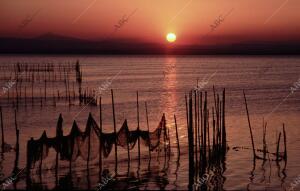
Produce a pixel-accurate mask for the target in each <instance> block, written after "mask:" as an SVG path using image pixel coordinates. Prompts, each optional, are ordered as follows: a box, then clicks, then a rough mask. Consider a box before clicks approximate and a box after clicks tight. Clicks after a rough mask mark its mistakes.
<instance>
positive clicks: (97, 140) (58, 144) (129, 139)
mask: <svg viewBox="0 0 300 191" xmlns="http://www.w3.org/2000/svg"><path fill="white" fill-rule="evenodd" d="M62 123H63V118H62V116H61V115H60V116H59V118H58V122H57V127H56V137H54V138H48V137H47V134H46V132H45V131H44V132H43V134H42V136H41V137H40V138H39V139H38V140H33V138H32V139H31V140H29V141H28V143H27V167H28V168H33V167H34V165H35V163H36V162H37V161H42V160H44V159H45V158H47V156H48V154H49V149H50V148H53V149H54V150H55V151H56V152H57V154H59V157H60V160H66V161H75V160H76V159H77V158H78V157H81V158H82V159H83V160H85V161H91V160H94V159H96V158H97V157H98V156H99V153H100V152H99V151H100V149H101V154H102V156H103V157H104V158H107V157H108V156H109V154H110V152H111V150H112V147H113V145H115V144H116V145H117V146H119V147H122V148H124V149H129V150H131V149H133V148H134V146H135V144H136V142H137V140H138V139H140V140H141V143H142V144H143V145H145V146H147V147H149V149H150V150H151V151H153V150H154V149H155V148H157V147H158V146H159V144H160V142H161V141H160V139H161V134H162V131H164V132H166V120H165V116H164V115H163V116H162V118H161V121H160V122H159V125H158V127H157V128H156V129H155V130H154V131H153V132H149V131H142V130H139V129H137V130H133V131H130V130H129V127H128V125H127V120H125V121H124V123H123V125H122V127H121V128H120V130H119V131H118V132H116V133H115V132H112V133H103V132H102V130H101V129H100V128H99V126H98V125H97V123H96V122H95V120H94V119H93V117H92V115H91V114H90V115H89V118H88V121H87V124H86V128H85V131H84V132H82V131H81V130H80V129H79V127H78V126H77V124H76V122H75V121H74V123H73V125H72V129H71V131H70V133H69V135H67V136H64V135H63V129H62V128H63V126H62ZM100 147H101V148H100Z"/></svg>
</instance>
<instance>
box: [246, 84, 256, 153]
mask: <svg viewBox="0 0 300 191" xmlns="http://www.w3.org/2000/svg"><path fill="white" fill-rule="evenodd" d="M243 94H244V100H245V105H246V111H247V117H248V125H249V130H250V135H251V142H252V150H253V157H254V158H256V154H255V146H254V140H253V134H252V128H251V123H250V117H249V111H248V105H247V99H246V95H245V91H244V90H243Z"/></svg>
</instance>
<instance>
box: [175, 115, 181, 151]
mask: <svg viewBox="0 0 300 191" xmlns="http://www.w3.org/2000/svg"><path fill="white" fill-rule="evenodd" d="M174 121H175V129H176V140H177V149H178V157H180V146H179V137H178V128H177V122H176V115H174Z"/></svg>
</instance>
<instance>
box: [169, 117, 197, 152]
mask: <svg viewBox="0 0 300 191" xmlns="http://www.w3.org/2000/svg"><path fill="white" fill-rule="evenodd" d="M174 121H175V129H176V140H177V149H178V157H180V146H179V137H178V128H177V121H176V115H174ZM196 144H197V143H196Z"/></svg>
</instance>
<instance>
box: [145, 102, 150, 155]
mask: <svg viewBox="0 0 300 191" xmlns="http://www.w3.org/2000/svg"><path fill="white" fill-rule="evenodd" d="M145 108H146V121H147V130H148V138H149V158H150V159H151V139H150V127H149V118H148V107H147V102H145Z"/></svg>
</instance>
